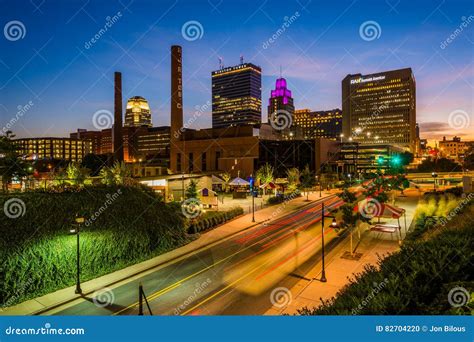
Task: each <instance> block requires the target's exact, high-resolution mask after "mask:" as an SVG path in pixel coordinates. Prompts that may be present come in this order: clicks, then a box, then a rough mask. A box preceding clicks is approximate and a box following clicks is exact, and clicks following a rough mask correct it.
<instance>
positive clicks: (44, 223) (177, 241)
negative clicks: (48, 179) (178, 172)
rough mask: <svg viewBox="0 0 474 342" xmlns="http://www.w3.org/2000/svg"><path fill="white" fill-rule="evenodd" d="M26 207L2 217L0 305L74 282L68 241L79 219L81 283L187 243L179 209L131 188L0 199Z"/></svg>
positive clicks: (71, 243) (73, 245)
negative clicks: (82, 221) (18, 214)
mask: <svg viewBox="0 0 474 342" xmlns="http://www.w3.org/2000/svg"><path fill="white" fill-rule="evenodd" d="M11 198H18V199H20V200H21V201H23V202H24V203H25V208H26V210H25V212H24V215H23V216H21V217H18V218H16V219H12V218H8V217H7V216H6V215H0V257H1V272H0V283H1V284H2V286H1V288H0V303H1V305H5V303H7V304H8V305H13V304H15V303H18V302H21V301H23V300H26V299H29V298H34V297H37V296H40V295H43V294H46V293H50V292H52V291H55V290H58V289H61V288H64V287H67V286H71V285H73V284H74V283H75V272H76V270H75V262H76V259H75V258H76V254H75V253H76V240H75V238H74V237H73V236H71V235H68V232H69V228H70V227H71V225H72V224H73V222H74V219H75V215H76V214H79V215H81V216H84V218H85V219H86V222H85V224H84V225H83V227H82V228H81V235H80V237H81V279H82V280H83V281H87V280H90V279H93V278H96V277H98V276H101V275H104V274H107V273H110V272H113V271H116V270H119V269H121V268H123V267H126V266H129V265H132V264H135V263H137V262H140V261H144V260H146V259H149V258H151V257H154V256H156V255H158V254H161V253H163V252H166V251H169V250H171V249H174V248H176V247H177V246H180V245H182V244H184V243H186V242H187V241H188V240H187V236H186V233H185V228H184V220H183V218H182V216H181V215H180V214H179V213H180V212H181V210H180V207H179V205H177V204H174V203H171V204H165V203H163V202H162V200H161V197H159V196H156V195H155V194H154V193H149V192H144V191H142V190H140V189H138V188H129V187H117V186H114V187H106V186H100V187H87V186H86V187H85V188H84V189H83V190H82V191H79V192H62V193H54V194H51V193H41V192H28V193H16V194H11V195H0V205H1V206H2V207H3V206H4V203H5V202H6V201H7V200H8V199H11Z"/></svg>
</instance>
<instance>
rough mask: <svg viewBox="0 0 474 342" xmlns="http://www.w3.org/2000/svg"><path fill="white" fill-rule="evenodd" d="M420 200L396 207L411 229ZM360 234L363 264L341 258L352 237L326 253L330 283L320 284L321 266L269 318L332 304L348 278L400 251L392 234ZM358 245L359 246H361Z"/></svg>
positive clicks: (401, 201) (403, 201)
mask: <svg viewBox="0 0 474 342" xmlns="http://www.w3.org/2000/svg"><path fill="white" fill-rule="evenodd" d="M413 195H414V194H413ZM417 203H418V198H417V197H414V196H410V195H409V196H408V197H398V198H396V201H395V205H397V206H400V207H402V208H405V209H406V215H407V228H409V227H410V225H411V222H412V220H413V215H414V213H415V210H416V205H417ZM383 221H385V222H387V223H388V224H396V222H397V220H396V219H384V220H383ZM400 224H401V226H402V239H404V238H405V236H406V230H405V224H404V222H403V220H402V219H401V220H400ZM358 242H359V239H358V235H357V232H356V231H354V235H353V248H354V249H355V251H354V252H356V253H362V256H361V258H360V259H359V260H349V259H343V258H342V257H341V256H342V255H343V254H344V252H346V251H350V237H349V236H347V237H346V238H345V239H344V240H343V241H342V242H341V243H339V244H338V245H337V246H336V247H335V248H334V249H332V250H330V251H329V252H326V278H327V282H326V283H322V282H320V281H319V279H320V278H321V262H318V263H317V264H316V265H315V266H314V267H313V268H312V269H311V271H310V272H308V273H307V274H306V275H305V276H304V278H305V279H302V280H300V281H299V282H298V283H297V284H296V285H295V286H293V287H292V288H291V289H290V291H291V294H292V300H291V301H290V302H289V304H288V305H287V306H285V307H282V308H277V307H275V306H273V307H272V308H271V309H270V310H268V311H267V312H266V313H265V315H282V314H289V315H293V314H297V310H298V309H301V308H303V307H305V306H306V307H308V308H313V307H318V306H320V305H321V299H323V300H329V299H331V298H332V297H334V296H335V295H336V294H337V292H338V291H339V290H340V289H341V288H343V287H344V286H345V285H347V284H348V283H349V281H348V277H349V278H353V274H355V273H360V272H362V271H363V270H364V267H365V265H368V264H370V265H374V266H376V265H377V261H378V256H383V255H386V254H390V253H393V252H396V251H398V250H399V248H400V247H399V244H398V236H397V235H395V234H394V235H393V237H391V236H390V234H377V233H375V232H370V231H365V232H363V233H362V234H361V240H360V243H359V244H358ZM357 244H358V245H357Z"/></svg>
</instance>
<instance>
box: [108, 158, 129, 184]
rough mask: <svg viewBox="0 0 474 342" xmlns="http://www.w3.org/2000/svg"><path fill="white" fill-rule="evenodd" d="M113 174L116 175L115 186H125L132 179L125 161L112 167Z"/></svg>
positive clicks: (117, 162)
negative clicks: (128, 179)
mask: <svg viewBox="0 0 474 342" xmlns="http://www.w3.org/2000/svg"><path fill="white" fill-rule="evenodd" d="M112 174H113V175H114V179H115V184H121V185H123V184H125V182H126V180H127V178H130V175H131V172H130V169H129V168H128V167H127V165H126V164H125V162H124V161H121V162H119V161H116V162H115V163H114V165H113V166H112Z"/></svg>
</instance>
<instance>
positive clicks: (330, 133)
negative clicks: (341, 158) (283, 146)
mask: <svg viewBox="0 0 474 342" xmlns="http://www.w3.org/2000/svg"><path fill="white" fill-rule="evenodd" d="M293 126H294V131H295V132H297V133H298V134H299V135H301V136H302V138H304V139H315V138H325V139H330V140H339V139H340V135H341V133H342V111H341V110H340V109H337V108H336V109H333V110H325V111H311V110H309V109H298V110H296V111H295V113H294V115H293Z"/></svg>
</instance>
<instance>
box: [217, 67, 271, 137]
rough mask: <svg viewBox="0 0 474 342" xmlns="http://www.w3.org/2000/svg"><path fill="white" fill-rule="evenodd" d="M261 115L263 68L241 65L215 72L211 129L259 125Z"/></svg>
mask: <svg viewBox="0 0 474 342" xmlns="http://www.w3.org/2000/svg"><path fill="white" fill-rule="evenodd" d="M261 112H262V69H260V67H258V66H256V65H253V64H252V63H242V64H240V65H237V66H233V67H228V68H223V69H220V70H217V71H213V72H212V128H225V127H230V126H241V125H254V126H258V125H260V123H261V120H262V113H261Z"/></svg>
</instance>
